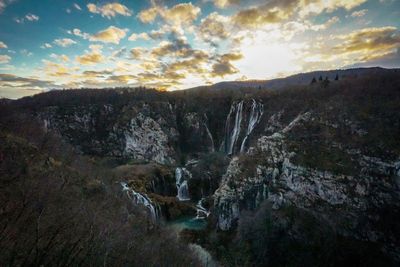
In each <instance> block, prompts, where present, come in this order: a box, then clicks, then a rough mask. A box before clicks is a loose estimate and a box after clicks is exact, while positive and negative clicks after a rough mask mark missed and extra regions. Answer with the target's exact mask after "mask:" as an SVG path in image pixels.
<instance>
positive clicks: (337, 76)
mask: <svg viewBox="0 0 400 267" xmlns="http://www.w3.org/2000/svg"><path fill="white" fill-rule="evenodd" d="M335 81H339V74H337V73H336V77H335Z"/></svg>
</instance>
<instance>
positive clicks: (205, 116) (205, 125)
mask: <svg viewBox="0 0 400 267" xmlns="http://www.w3.org/2000/svg"><path fill="white" fill-rule="evenodd" d="M204 118H205V119H206V121H205V122H204V123H203V124H204V127H205V128H206V131H207V135H208V137H210V141H211V152H214V151H215V145H214V138H213V137H212V134H211V132H210V129H208V127H207V121H208V118H207V115H206V114H204Z"/></svg>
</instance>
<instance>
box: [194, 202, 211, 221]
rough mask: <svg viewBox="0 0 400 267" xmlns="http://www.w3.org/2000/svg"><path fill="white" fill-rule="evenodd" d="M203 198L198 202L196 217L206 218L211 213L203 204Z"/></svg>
mask: <svg viewBox="0 0 400 267" xmlns="http://www.w3.org/2000/svg"><path fill="white" fill-rule="evenodd" d="M203 200H204V199H203V198H202V199H200V200H199V202H197V204H196V219H205V218H207V217H208V216H209V215H210V211H209V210H207V209H206V208H205V207H204V206H203Z"/></svg>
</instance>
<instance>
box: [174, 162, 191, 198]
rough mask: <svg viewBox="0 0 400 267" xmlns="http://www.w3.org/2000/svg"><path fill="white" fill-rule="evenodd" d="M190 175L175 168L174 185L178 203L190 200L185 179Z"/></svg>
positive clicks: (183, 169) (184, 170)
mask: <svg viewBox="0 0 400 267" xmlns="http://www.w3.org/2000/svg"><path fill="white" fill-rule="evenodd" d="M191 177H192V174H191V173H190V172H189V171H188V170H187V169H185V168H180V167H178V168H176V169H175V180H176V181H175V183H176V190H177V192H178V195H177V196H176V197H177V198H178V199H179V201H188V200H190V196H189V186H188V181H187V179H190V178H191Z"/></svg>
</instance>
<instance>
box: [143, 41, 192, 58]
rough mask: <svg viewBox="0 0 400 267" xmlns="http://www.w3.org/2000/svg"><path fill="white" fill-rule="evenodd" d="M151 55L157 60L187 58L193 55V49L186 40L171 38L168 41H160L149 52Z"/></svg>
mask: <svg viewBox="0 0 400 267" xmlns="http://www.w3.org/2000/svg"><path fill="white" fill-rule="evenodd" d="M151 54H152V55H153V56H154V57H158V58H162V57H165V56H174V57H189V56H191V55H192V54H193V49H192V47H191V46H190V44H189V43H188V42H187V40H186V39H184V38H182V37H176V36H173V37H171V38H170V41H162V42H161V43H160V45H159V46H158V47H156V48H154V49H153V50H152V51H151Z"/></svg>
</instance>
